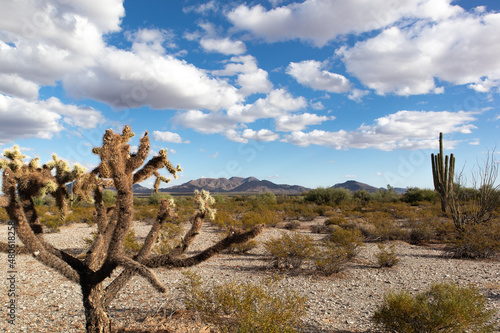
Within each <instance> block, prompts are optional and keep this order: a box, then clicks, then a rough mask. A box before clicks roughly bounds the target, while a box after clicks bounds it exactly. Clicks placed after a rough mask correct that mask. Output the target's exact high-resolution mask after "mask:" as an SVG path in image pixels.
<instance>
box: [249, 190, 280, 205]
mask: <svg viewBox="0 0 500 333" xmlns="http://www.w3.org/2000/svg"><path fill="white" fill-rule="evenodd" d="M252 201H253V204H254V205H255V204H261V205H275V204H277V202H278V201H277V199H276V195H275V194H274V193H271V192H266V193H259V194H257V195H256V196H255V198H253V200H252Z"/></svg>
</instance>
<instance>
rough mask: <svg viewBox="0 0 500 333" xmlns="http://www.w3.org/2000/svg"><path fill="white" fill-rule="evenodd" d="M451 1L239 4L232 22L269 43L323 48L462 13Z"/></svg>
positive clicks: (327, 0) (232, 13)
mask: <svg viewBox="0 0 500 333" xmlns="http://www.w3.org/2000/svg"><path fill="white" fill-rule="evenodd" d="M450 2H451V0H400V1H386V0H371V1H365V0H350V1H341V0H306V1H303V2H293V3H291V4H288V5H285V6H281V7H276V8H272V9H270V10H267V9H266V8H264V7H263V6H262V5H255V6H253V7H248V6H247V5H240V6H238V7H237V8H235V9H233V10H232V11H230V12H228V14H227V17H228V19H229V20H230V21H231V23H232V24H233V25H234V26H235V27H237V28H239V29H241V30H245V31H249V32H251V33H252V34H254V35H255V36H257V37H260V38H263V39H265V40H266V41H268V42H275V41H280V40H292V39H301V40H304V41H309V42H312V43H313V44H314V45H316V46H323V45H325V44H326V43H328V42H329V41H331V40H334V39H336V38H337V37H338V36H339V35H345V34H349V33H356V34H358V33H363V32H367V31H372V30H376V29H380V28H384V27H386V26H388V25H390V24H393V23H395V22H397V21H399V20H400V19H403V18H406V17H413V18H430V19H434V20H438V19H443V18H446V17H449V16H451V15H455V14H457V13H460V12H461V11H463V10H462V9H461V8H460V7H458V6H452V5H450Z"/></svg>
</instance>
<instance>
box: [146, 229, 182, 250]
mask: <svg viewBox="0 0 500 333" xmlns="http://www.w3.org/2000/svg"><path fill="white" fill-rule="evenodd" d="M183 231H184V229H183V228H182V225H180V224H177V223H170V222H169V223H165V224H163V225H162V227H161V231H160V234H159V236H158V239H157V241H156V244H155V246H154V247H153V251H154V252H155V253H158V254H167V253H169V252H170V251H172V249H173V248H174V247H176V246H177V245H178V244H179V243H180V238H181V236H182V234H183Z"/></svg>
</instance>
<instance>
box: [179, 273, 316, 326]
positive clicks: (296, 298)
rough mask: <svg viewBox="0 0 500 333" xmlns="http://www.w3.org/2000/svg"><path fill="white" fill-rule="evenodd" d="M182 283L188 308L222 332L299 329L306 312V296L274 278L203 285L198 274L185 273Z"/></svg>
mask: <svg viewBox="0 0 500 333" xmlns="http://www.w3.org/2000/svg"><path fill="white" fill-rule="evenodd" d="M183 275H184V277H185V278H186V279H187V281H185V282H184V284H183V285H182V286H181V289H182V290H183V291H184V293H185V295H186V296H185V300H184V302H185V305H186V308H187V309H191V310H194V311H196V312H198V313H199V314H200V315H201V317H202V318H203V319H204V320H206V321H209V322H212V323H213V324H216V325H218V326H219V327H220V328H221V330H222V331H223V332H235V333H257V332H267V333H282V332H283V333H292V332H298V328H299V327H300V325H301V317H303V316H304V315H305V313H306V298H305V297H303V296H300V295H298V294H297V293H296V292H294V291H291V290H288V289H282V288H278V287H277V286H276V285H275V284H274V283H273V281H272V280H269V281H264V282H263V283H262V282H261V283H236V282H234V281H233V282H228V283H223V284H219V285H215V286H213V287H212V288H207V287H203V283H202V281H201V279H200V277H199V275H197V274H195V273H192V272H191V271H187V272H184V273H183Z"/></svg>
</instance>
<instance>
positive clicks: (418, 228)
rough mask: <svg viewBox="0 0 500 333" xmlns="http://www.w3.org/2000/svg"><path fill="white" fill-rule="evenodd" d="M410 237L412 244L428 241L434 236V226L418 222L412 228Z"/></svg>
mask: <svg viewBox="0 0 500 333" xmlns="http://www.w3.org/2000/svg"><path fill="white" fill-rule="evenodd" d="M409 237H410V243H411V244H416V245H420V244H425V243H428V242H429V241H430V240H431V238H432V228H431V227H430V226H429V224H427V223H417V224H415V225H414V227H413V228H412V229H411V231H410V234H409Z"/></svg>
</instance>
